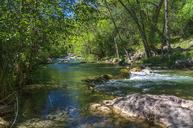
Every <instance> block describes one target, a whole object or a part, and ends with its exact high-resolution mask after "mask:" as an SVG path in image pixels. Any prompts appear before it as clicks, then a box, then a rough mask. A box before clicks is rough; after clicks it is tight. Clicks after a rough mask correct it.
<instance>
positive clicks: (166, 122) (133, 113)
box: [91, 94, 193, 128]
mask: <svg viewBox="0 0 193 128" xmlns="http://www.w3.org/2000/svg"><path fill="white" fill-rule="evenodd" d="M94 106H95V107H94ZM91 108H92V109H91V110H92V111H99V112H102V113H104V112H105V113H114V114H118V115H120V116H122V117H124V118H126V119H142V120H147V121H149V122H153V123H155V124H158V125H160V126H163V127H168V128H193V101H190V100H185V99H181V98H178V97H176V96H166V95H149V94H144V95H142V94H132V95H127V96H125V97H119V98H116V99H113V100H109V101H105V102H103V103H101V104H97V105H94V104H93V105H91ZM107 108H109V109H107ZM107 111H108V112H107Z"/></svg>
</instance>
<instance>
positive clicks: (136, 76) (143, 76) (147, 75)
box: [129, 69, 193, 82]
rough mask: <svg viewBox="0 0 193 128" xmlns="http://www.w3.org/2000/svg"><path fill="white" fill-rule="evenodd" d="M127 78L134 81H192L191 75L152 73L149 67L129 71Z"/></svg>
mask: <svg viewBox="0 0 193 128" xmlns="http://www.w3.org/2000/svg"><path fill="white" fill-rule="evenodd" d="M129 80H135V81H139V80H141V81H144V80H145V81H162V80H163V81H176V82H178V81H187V80H188V81H189V80H192V81H193V77H190V76H178V75H170V74H158V73H154V71H151V70H149V69H144V70H142V71H140V72H131V73H130V78H129Z"/></svg>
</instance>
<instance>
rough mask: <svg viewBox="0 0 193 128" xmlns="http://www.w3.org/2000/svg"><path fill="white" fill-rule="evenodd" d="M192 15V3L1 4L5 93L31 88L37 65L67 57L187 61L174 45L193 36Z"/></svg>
mask: <svg viewBox="0 0 193 128" xmlns="http://www.w3.org/2000/svg"><path fill="white" fill-rule="evenodd" d="M192 10H193V1H192V0H183V1H175V0H173V1H169V0H97V1H95V0H41V1H39V0H14V1H10V0H1V2H0V52H1V56H0V62H1V63H0V83H1V88H2V87H8V86H11V87H15V85H17V86H16V87H18V86H19V87H20V86H22V85H24V84H27V83H28V82H29V74H30V73H31V71H32V69H34V68H35V67H37V65H39V64H41V63H43V62H45V61H46V60H47V58H52V57H60V56H64V55H66V54H67V53H74V54H76V55H77V56H82V57H83V58H85V59H86V60H87V61H97V60H102V59H103V58H105V57H108V58H120V59H123V58H124V57H125V56H126V57H129V56H130V55H132V54H134V53H135V52H142V53H144V55H145V56H146V58H152V57H161V56H162V57H163V56H165V57H171V56H172V55H175V56H180V57H182V56H183V54H184V53H176V52H173V51H175V47H173V46H175V45H174V44H175V43H176V42H179V41H180V40H183V39H188V38H190V37H192V35H193V11H192ZM182 45H183V44H182ZM173 49H174V50H173ZM186 56H187V55H186ZM189 56H190V57H191V56H193V55H192V53H191V52H189V53H188V57H189ZM183 57H184V56H183Z"/></svg>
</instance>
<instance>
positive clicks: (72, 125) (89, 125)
mask: <svg viewBox="0 0 193 128" xmlns="http://www.w3.org/2000/svg"><path fill="white" fill-rule="evenodd" d="M120 68H121V67H119V66H113V65H106V64H50V65H47V66H44V67H41V68H40V69H39V70H38V71H37V72H35V73H34V75H33V80H34V82H37V83H43V84H53V86H55V85H57V87H56V88H52V89H50V88H47V87H45V88H42V89H37V90H33V91H25V92H23V93H21V97H22V99H21V101H22V102H21V103H20V107H19V108H20V114H19V119H20V121H24V120H28V119H31V118H36V117H38V118H39V117H41V118H44V117H46V116H47V115H49V114H50V113H53V112H56V111H66V113H67V115H68V121H67V122H64V124H63V127H64V128H149V127H153V128H156V127H157V126H152V125H151V124H148V123H146V122H143V123H136V122H131V121H130V122H129V121H125V120H124V119H121V118H119V117H114V116H102V115H97V114H92V113H90V112H89V111H88V106H89V104H90V103H93V102H99V101H101V100H104V99H111V98H113V97H114V96H122V95H126V94H130V93H135V92H137V93H151V94H171V95H176V96H180V97H183V98H187V99H193V72H192V71H170V70H165V71H156V70H154V71H152V72H151V73H148V74H143V73H142V74H131V76H130V77H129V76H128V79H124V80H111V81H109V82H107V83H105V84H102V85H97V86H96V89H97V90H99V91H93V90H90V89H89V88H88V87H87V86H86V85H85V83H84V82H82V80H83V79H87V78H92V77H94V76H99V75H102V74H112V75H116V74H118V73H119V71H120Z"/></svg>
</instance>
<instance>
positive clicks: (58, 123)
mask: <svg viewBox="0 0 193 128" xmlns="http://www.w3.org/2000/svg"><path fill="white" fill-rule="evenodd" d="M66 121H67V113H66V112H63V111H61V112H60V111H58V112H56V113H53V114H49V115H48V116H46V119H41V118H33V119H30V120H27V121H25V122H22V123H20V124H18V125H17V126H16V127H17V128H58V127H64V123H65V122H66Z"/></svg>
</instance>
